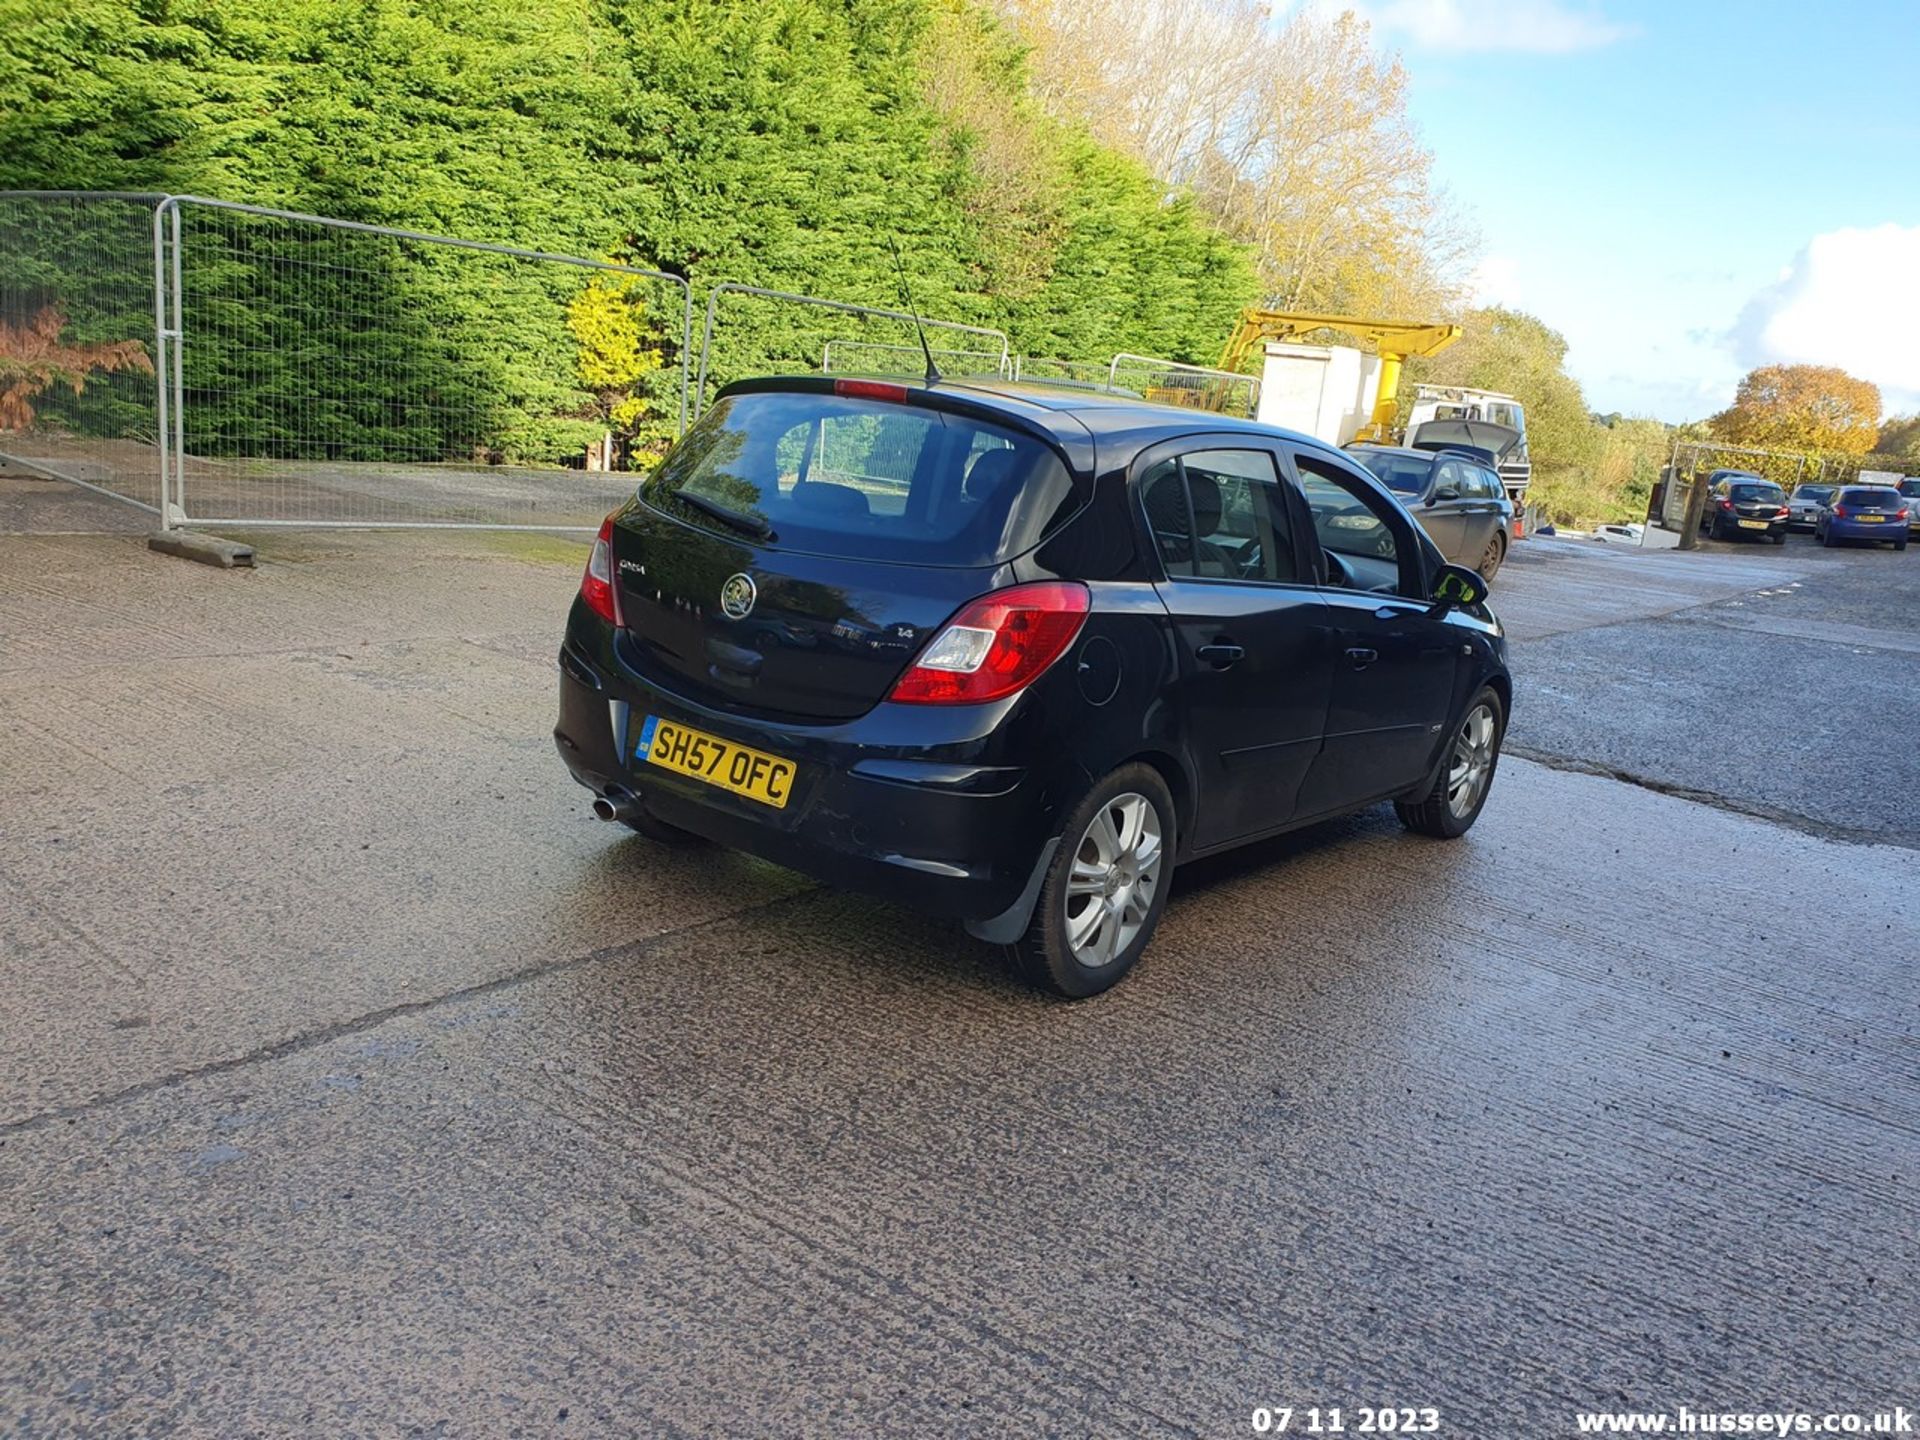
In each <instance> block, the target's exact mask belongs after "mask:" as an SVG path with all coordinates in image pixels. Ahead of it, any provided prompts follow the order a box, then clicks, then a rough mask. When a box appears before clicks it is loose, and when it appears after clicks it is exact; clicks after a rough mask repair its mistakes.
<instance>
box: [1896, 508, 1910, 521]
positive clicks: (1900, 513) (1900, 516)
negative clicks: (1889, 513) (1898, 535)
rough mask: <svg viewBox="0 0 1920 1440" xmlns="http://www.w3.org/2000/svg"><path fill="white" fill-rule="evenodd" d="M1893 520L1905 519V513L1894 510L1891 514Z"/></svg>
mask: <svg viewBox="0 0 1920 1440" xmlns="http://www.w3.org/2000/svg"><path fill="white" fill-rule="evenodd" d="M1893 518H1894V519H1896V520H1904V519H1906V518H1907V512H1906V511H1904V510H1896V511H1894V512H1893Z"/></svg>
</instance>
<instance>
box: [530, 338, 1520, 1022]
mask: <svg viewBox="0 0 1920 1440" xmlns="http://www.w3.org/2000/svg"><path fill="white" fill-rule="evenodd" d="M1485 596H1486V585H1485V582H1484V581H1482V580H1481V578H1480V577H1479V576H1478V575H1476V574H1475V573H1474V572H1473V571H1471V570H1467V569H1464V568H1462V567H1459V566H1455V565H1449V564H1447V563H1446V561H1445V560H1444V559H1443V558H1442V557H1441V555H1440V553H1439V552H1438V550H1436V549H1435V548H1434V545H1433V543H1432V541H1431V540H1429V539H1428V538H1426V536H1425V535H1424V534H1423V532H1422V531H1421V529H1420V527H1419V526H1418V525H1416V524H1414V522H1413V520H1412V518H1411V517H1410V516H1409V515H1408V513H1407V511H1406V510H1405V508H1404V507H1403V506H1402V505H1401V504H1400V503H1399V502H1398V501H1397V500H1396V499H1395V498H1394V497H1393V494H1392V492H1390V491H1389V490H1387V488H1386V487H1385V486H1383V485H1381V484H1380V483H1379V482H1378V481H1376V480H1375V479H1374V478H1373V477H1372V476H1371V475H1370V474H1368V473H1367V472H1366V471H1365V470H1364V469H1362V468H1361V467H1359V466H1358V465H1356V464H1355V463H1353V461H1352V460H1350V459H1349V458H1348V457H1346V456H1344V455H1342V454H1341V453H1340V452H1339V451H1337V450H1334V449H1331V448H1329V447H1327V446H1325V445H1323V444H1321V443H1320V442H1318V441H1314V440H1310V439H1308V438H1306V437H1304V436H1300V435H1295V434H1292V433H1289V432H1286V431H1281V430H1275V429H1272V428H1269V427H1266V426H1262V425H1258V424H1255V423H1253V422H1250V421H1238V420H1230V419H1228V418H1226V417H1223V416H1219V415H1210V414H1205V413H1200V412H1195V411H1191V410H1181V409H1176V408H1174V407H1170V406H1159V405H1153V404H1149V403H1146V402H1143V401H1140V400H1134V399H1128V398H1125V397H1120V396H1113V395H1104V394H1099V393H1096V392H1079V391H1071V390H1049V389H1047V388H1045V387H1041V386H1020V385H1017V384H1012V383H1007V384H1000V383H995V382H979V383H975V382H968V383H965V384H960V383H949V382H940V383H937V384H922V383H912V384H900V383H896V382H893V381H878V380H859V379H850V378H844V377H842V378H835V377H829V376H802V377H786V378H780V379H759V380H749V381H742V382H739V383H736V384H734V385H732V386H729V387H728V388H727V389H726V390H725V391H723V392H722V393H721V395H720V397H719V398H718V399H717V401H716V402H715V403H714V405H713V406H712V408H711V409H710V410H709V411H708V412H707V414H706V415H704V416H703V417H702V418H701V419H700V421H699V423H698V424H696V425H695V426H694V427H693V428H692V429H691V430H690V431H689V432H688V433H687V435H686V437H685V438H684V439H683V440H681V441H680V443H679V444H678V445H677V446H675V447H674V449H673V450H672V451H671V452H670V453H669V454H668V456H667V457H666V458H665V459H664V460H663V461H662V462H661V464H660V465H659V467H658V468H657V469H656V470H655V472H654V473H653V475H652V476H651V477H649V479H648V480H647V481H646V482H645V483H644V484H643V485H642V486H641V487H640V489H639V491H638V492H637V493H636V494H635V495H634V497H633V498H632V499H630V500H629V501H628V502H627V503H626V504H624V505H623V506H621V507H620V509H618V510H617V511H615V512H614V513H613V514H612V515H611V516H609V517H608V518H607V521H606V523H605V524H604V525H603V526H602V527H601V529H600V533H599V536H598V538H597V539H596V540H595V542H594V545H593V549H592V552H591V555H590V558H589V559H588V562H587V568H586V573H585V575H584V576H583V577H582V579H581V585H580V593H579V595H578V597H577V599H576V600H575V602H574V605H573V608H572V611H571V612H570V614H569V616H568V620H567V627H566V636H565V640H564V643H563V644H562V647H561V650H560V718H559V723H558V725H557V727H556V729H555V731H554V736H555V740H556V742H557V744H558V746H559V750H560V755H561V758H562V759H563V760H564V761H565V762H566V765H567V767H568V769H569V770H570V771H571V772H572V774H573V777H574V779H576V780H577V781H579V782H580V783H581V784H582V785H585V786H586V787H587V788H589V789H590V790H592V791H593V793H594V801H593V809H594V811H595V813H596V814H598V815H599V816H600V817H601V818H602V819H607V820H618V821H625V822H626V823H627V824H628V825H630V826H631V827H632V828H634V829H635V830H638V831H639V832H640V833H641V834H643V835H645V836H648V837H650V838H652V839H654V840H657V841H664V842H671V843H679V842H684V841H688V840H691V839H694V838H696V837H697V838H701V839H706V840H711V841H717V842H719V843H721V844H724V845H728V846H731V847H733V848H736V849H740V850H745V851H748V852H751V853H753V854H756V855H759V856H762V857H764V858H766V859H769V860H772V861H774V862H776V863H778V864H782V865H787V866H791V867H792V868H794V869H797V870H801V871H804V872H806V873H808V874H810V875H813V876H815V877H816V878H818V879H820V880H823V881H825V882H827V883H829V884H831V885H835V886H840V887H844V888H847V889H851V890H857V891H865V892H868V893H871V894H875V895H879V896H882V897H885V898H887V899H889V900H892V901H896V902H898V903H901V904H905V905H908V906H912V907H916V908H918V909H920V910H922V911H924V912H926V913H929V914H932V915H935V916H942V917H947V918H950V919H953V920H957V921H960V922H961V923H962V924H963V925H964V926H965V927H966V928H967V929H968V930H969V931H970V932H971V933H972V934H974V935H975V936H977V937H979V938H981V939H984V940H988V941H993V942H997V943H1000V944H1005V945H1009V946H1011V947H1012V948H1013V950H1014V953H1015V954H1016V955H1017V956H1018V957H1019V959H1020V961H1021V962H1022V964H1023V965H1024V967H1025V969H1026V970H1027V972H1028V973H1029V974H1030V975H1031V976H1032V977H1033V978H1034V979H1035V980H1036V981H1037V982H1039V983H1040V984H1042V985H1044V986H1047V987H1050V988H1051V989H1053V990H1054V991H1056V992H1057V993H1059V994H1062V995H1067V996H1084V995H1091V994H1094V993H1096V992H1098V991H1101V990H1104V989H1106V988H1107V987H1108V986H1110V985H1112V984H1113V983H1114V982H1115V981H1117V980H1119V979H1120V978H1121V977H1122V976H1123V975H1125V974H1126V972H1127V971H1128V970H1129V969H1130V968H1131V967H1132V966H1133V964H1134V963H1135V962H1136V961H1137V960H1138V959H1139V957H1140V954H1141V952H1142V951H1143V950H1144V949H1145V948H1146V946H1147V943H1148V940H1149V938H1150V937H1151V936H1152V934H1153V931H1154V927H1155V926H1156V924H1157V923H1158V922H1159V919H1160V915H1161V911H1162V908H1163V907H1164V906H1165V904H1166V897H1167V888H1168V883H1169V879H1170V876H1171V872H1172V870H1173V867H1174V866H1175V865H1177V864H1180V863H1182V862H1184V861H1187V860H1190V859H1193V858H1196V857H1198V856H1202V855H1211V854H1214V853H1217V852H1219V851H1222V850H1226V849H1229V848H1231V847H1234V846H1237V845H1242V844H1245V843H1246V842H1248V841H1250V840H1255V839H1259V838H1261V837H1264V836H1268V835H1272V834H1275V833H1278V832H1280V831H1283V830H1288V829H1292V828H1295V827H1298V826H1301V825H1306V824H1309V823H1312V822H1313V821H1315V820H1318V819H1321V818H1324V817H1326V816H1330V815H1337V814H1341V813H1343V812H1347V811H1351V810H1355V809H1359V808H1363V807H1365V806H1368V805H1372V804H1375V803H1377V802H1382V801H1391V802H1392V803H1393V805H1394V807H1395V810H1396V812H1397V813H1398V815H1399V817H1400V820H1401V821H1402V823H1403V824H1404V825H1406V826H1407V827H1408V828H1409V829H1411V830H1414V831H1416V832H1418V833H1421V834H1425V835H1432V836H1438V837H1443V838H1451V837H1455V836H1458V835H1461V834H1463V833H1464V832H1465V831H1466V830H1467V829H1468V827H1470V826H1471V825H1472V824H1473V822H1474V820H1475V819H1476V818H1477V817H1478V815H1479V814H1480V810H1481V807H1482V806H1483V805H1484V804H1485V803H1486V799H1487V794H1488V790H1489V787H1490V786H1491V784H1492V782H1493V778H1494V772H1495V768H1496V766H1497V764H1498V760H1499V754H1500V744H1501V739H1502V736H1503V734H1504V732H1505V728H1506V722H1507V715H1508V713H1509V707H1510V705H1511V697H1512V688H1511V680H1510V678H1509V675H1508V671H1507V664H1506V658H1505V654H1506V644H1505V639H1504V636H1503V633H1502V631H1501V627H1500V625H1499V623H1498V621H1497V620H1496V619H1495V618H1494V617H1493V615H1492V614H1491V613H1490V612H1489V611H1488V610H1487V609H1486V608H1485V605H1484V600H1485ZM795 631H798V632H801V633H804V634H806V635H808V636H809V637H811V639H812V641H813V643H812V644H811V645H810V646H806V647H801V646H798V645H795V644H794V643H792V641H791V639H790V637H791V635H792V634H793V632H795Z"/></svg>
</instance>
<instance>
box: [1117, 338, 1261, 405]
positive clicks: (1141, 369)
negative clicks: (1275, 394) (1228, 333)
mask: <svg viewBox="0 0 1920 1440" xmlns="http://www.w3.org/2000/svg"><path fill="white" fill-rule="evenodd" d="M1107 384H1108V385H1109V386H1111V387H1113V388H1115V389H1124V390H1132V391H1135V392H1136V393H1138V394H1140V395H1144V396H1145V397H1146V398H1147V399H1149V400H1153V401H1156V402H1158V403H1159V404H1162V405H1179V406H1182V407H1184V408H1186V409H1189V410H1207V411H1210V412H1212V413H1213V414H1216V415H1240V416H1245V417H1248V418H1251V417H1252V416H1253V414H1254V412H1255V410H1256V408H1257V407H1258V405H1259V403H1260V382H1259V380H1258V379H1256V378H1255V377H1254V376H1252V375H1241V374H1238V373H1236V372H1234V371H1232V370H1210V369H1208V368H1207V367H1206V366H1204V365H1188V364H1185V363H1183V362H1181V361H1179V360H1162V359H1160V358H1158V357H1156V356H1153V355H1129V354H1127V353H1126V352H1124V351H1122V352H1121V353H1120V354H1118V355H1115V356H1114V357H1113V359H1112V360H1111V361H1110V362H1109V363H1108V366H1107Z"/></svg>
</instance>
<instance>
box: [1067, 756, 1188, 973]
mask: <svg viewBox="0 0 1920 1440" xmlns="http://www.w3.org/2000/svg"><path fill="white" fill-rule="evenodd" d="M1165 860H1166V851H1165V847H1164V846H1163V845H1162V843H1161V835H1160V816H1159V812H1158V811H1156V810H1155V809H1154V807H1153V803H1152V802H1151V801H1150V800H1148V799H1147V797H1146V796H1144V795H1139V794H1135V793H1134V792H1132V791H1128V792H1127V793H1125V794H1123V795H1116V796H1114V797H1113V798H1112V799H1111V800H1109V801H1107V802H1106V803H1105V804H1104V805H1102V806H1101V807H1100V808H1099V809H1098V810H1096V811H1095V812H1094V814H1093V818H1092V819H1091V820H1089V821H1088V822H1087V828H1086V831H1085V832H1084V833H1083V834H1082V835H1081V836H1080V843H1079V844H1078V845H1076V846H1075V847H1074V852H1073V864H1072V867H1071V869H1069V871H1068V872H1067V885H1066V898H1065V901H1064V904H1065V906H1066V922H1067V924H1066V937H1067V945H1068V948H1069V949H1070V950H1071V951H1072V952H1073V958H1074V959H1075V960H1076V961H1077V962H1078V963H1080V964H1081V965H1083V966H1085V967H1086V968H1087V969H1089V970H1097V969H1100V968H1102V967H1104V966H1107V965H1111V964H1112V963H1113V962H1114V960H1116V959H1117V958H1118V957H1119V956H1120V955H1121V954H1123V953H1124V952H1125V951H1126V948H1127V947H1128V946H1129V945H1131V944H1132V943H1133V941H1134V939H1135V937H1136V936H1138V935H1139V933H1140V927H1141V926H1142V925H1144V924H1145V923H1146V920H1147V916H1148V915H1150V914H1151V913H1152V912H1153V898H1154V896H1155V895H1156V894H1157V893H1158V892H1159V888H1160V879H1161V871H1162V870H1163V869H1164V863H1165Z"/></svg>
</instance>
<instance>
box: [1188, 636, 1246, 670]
mask: <svg viewBox="0 0 1920 1440" xmlns="http://www.w3.org/2000/svg"><path fill="white" fill-rule="evenodd" d="M1193 653H1194V654H1196V655H1198V656H1199V657H1200V658H1201V659H1202V660H1204V661H1206V662H1207V664H1209V665H1211V666H1212V667H1213V668H1214V669H1216V670H1225V669H1226V668H1227V667H1228V666H1229V665H1237V664H1239V663H1240V661H1242V660H1244V659H1246V656H1247V652H1246V650H1245V648H1244V647H1242V646H1239V645H1235V644H1233V643H1232V642H1231V641H1227V640H1216V641H1215V642H1214V643H1213V644H1211V645H1202V646H1201V647H1200V648H1199V649H1198V650H1196V651H1194V652H1193Z"/></svg>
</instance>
